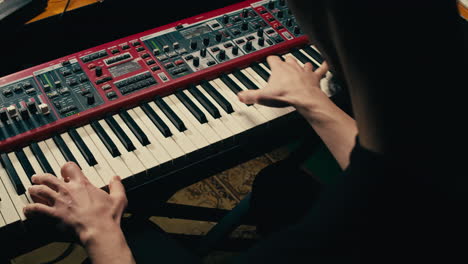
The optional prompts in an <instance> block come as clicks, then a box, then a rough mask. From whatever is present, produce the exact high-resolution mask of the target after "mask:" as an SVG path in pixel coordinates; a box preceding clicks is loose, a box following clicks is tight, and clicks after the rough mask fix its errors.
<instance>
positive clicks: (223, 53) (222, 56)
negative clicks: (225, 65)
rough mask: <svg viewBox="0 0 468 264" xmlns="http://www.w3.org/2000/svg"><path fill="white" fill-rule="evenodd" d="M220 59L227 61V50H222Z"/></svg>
mask: <svg viewBox="0 0 468 264" xmlns="http://www.w3.org/2000/svg"><path fill="white" fill-rule="evenodd" d="M219 59H220V60H225V59H226V51H225V50H220V51H219Z"/></svg>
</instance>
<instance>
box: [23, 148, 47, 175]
mask: <svg viewBox="0 0 468 264" xmlns="http://www.w3.org/2000/svg"><path fill="white" fill-rule="evenodd" d="M23 152H24V154H25V155H26V157H27V158H28V160H29V163H31V166H32V168H33V169H34V171H35V172H36V174H42V173H44V171H43V170H42V167H41V165H40V164H39V162H38V161H37V159H36V156H34V154H33V153H32V151H31V149H30V148H29V147H24V148H23Z"/></svg>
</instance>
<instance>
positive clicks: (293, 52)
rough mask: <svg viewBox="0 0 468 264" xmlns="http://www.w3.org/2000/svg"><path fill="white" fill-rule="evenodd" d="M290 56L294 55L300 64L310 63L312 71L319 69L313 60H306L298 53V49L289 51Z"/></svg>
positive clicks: (305, 57) (304, 56)
mask: <svg viewBox="0 0 468 264" xmlns="http://www.w3.org/2000/svg"><path fill="white" fill-rule="evenodd" d="M291 54H292V55H294V57H296V58H297V59H298V60H299V61H300V62H302V63H307V62H310V63H312V65H313V66H314V69H317V68H318V67H319V65H317V63H315V62H314V61H313V60H311V59H309V58H307V56H306V55H304V54H302V52H300V51H299V50H298V49H293V50H291Z"/></svg>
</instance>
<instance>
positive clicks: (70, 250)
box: [41, 243, 76, 264]
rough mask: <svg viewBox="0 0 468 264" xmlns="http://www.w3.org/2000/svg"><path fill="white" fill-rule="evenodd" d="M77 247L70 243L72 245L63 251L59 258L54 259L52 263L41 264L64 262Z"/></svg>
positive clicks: (50, 262) (50, 263)
mask: <svg viewBox="0 0 468 264" xmlns="http://www.w3.org/2000/svg"><path fill="white" fill-rule="evenodd" d="M75 247H76V244H75V243H70V245H69V246H68V247H67V248H66V249H65V250H64V251H63V253H62V254H60V255H59V256H58V257H56V258H54V259H53V260H50V261H47V262H43V263H41V264H55V263H57V262H59V261H61V260H63V259H64V258H66V257H68V256H70V254H71V253H72V252H73V250H74V249H75Z"/></svg>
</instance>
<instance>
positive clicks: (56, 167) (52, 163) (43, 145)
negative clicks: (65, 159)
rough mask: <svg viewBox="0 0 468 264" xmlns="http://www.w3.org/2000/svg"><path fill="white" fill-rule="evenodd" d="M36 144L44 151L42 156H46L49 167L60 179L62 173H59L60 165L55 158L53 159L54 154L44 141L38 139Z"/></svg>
mask: <svg viewBox="0 0 468 264" xmlns="http://www.w3.org/2000/svg"><path fill="white" fill-rule="evenodd" d="M37 145H38V146H39V148H40V149H41V151H42V153H44V156H45V157H46V159H47V162H49V165H50V167H52V170H53V171H54V172H55V176H57V178H59V179H61V178H62V175H61V174H60V168H61V167H60V165H59V164H58V163H57V160H55V157H54V154H52V152H51V151H50V149H49V147H48V146H47V144H46V143H45V141H40V142H38V143H37Z"/></svg>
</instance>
